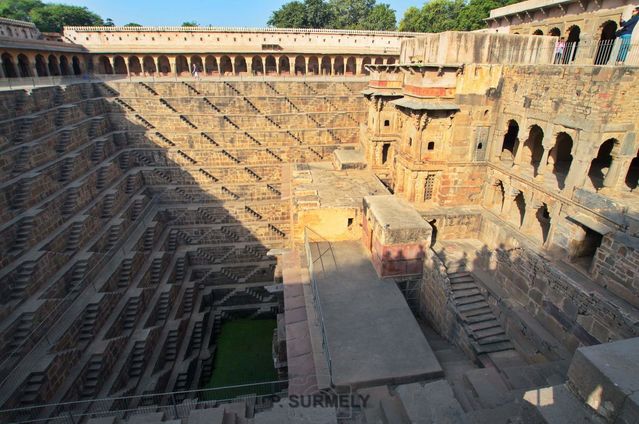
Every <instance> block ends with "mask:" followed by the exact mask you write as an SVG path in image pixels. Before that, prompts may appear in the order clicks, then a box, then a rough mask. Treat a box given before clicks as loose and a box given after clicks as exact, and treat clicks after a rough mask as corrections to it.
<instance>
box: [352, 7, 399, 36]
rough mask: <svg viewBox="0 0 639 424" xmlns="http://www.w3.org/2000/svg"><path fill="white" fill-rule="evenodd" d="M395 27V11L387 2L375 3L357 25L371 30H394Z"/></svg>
mask: <svg viewBox="0 0 639 424" xmlns="http://www.w3.org/2000/svg"><path fill="white" fill-rule="evenodd" d="M396 28H397V20H396V19H395V11H394V10H393V9H391V8H390V6H389V5H388V4H378V5H375V7H373V9H372V10H371V11H370V13H369V14H368V16H367V17H366V18H365V19H364V20H363V22H362V23H361V24H360V26H359V29H367V30H372V31H395V29H396Z"/></svg>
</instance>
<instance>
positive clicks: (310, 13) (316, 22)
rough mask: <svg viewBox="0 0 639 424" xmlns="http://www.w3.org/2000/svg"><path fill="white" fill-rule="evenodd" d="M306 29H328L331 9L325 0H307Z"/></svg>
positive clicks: (305, 3)
mask: <svg viewBox="0 0 639 424" xmlns="http://www.w3.org/2000/svg"><path fill="white" fill-rule="evenodd" d="M304 7H305V9H306V27H305V28H326V27H327V26H328V25H329V23H330V22H331V19H332V18H333V16H332V14H331V8H330V7H329V5H328V4H327V3H326V2H325V1H324V0H305V1H304Z"/></svg>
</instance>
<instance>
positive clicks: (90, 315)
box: [79, 303, 100, 342]
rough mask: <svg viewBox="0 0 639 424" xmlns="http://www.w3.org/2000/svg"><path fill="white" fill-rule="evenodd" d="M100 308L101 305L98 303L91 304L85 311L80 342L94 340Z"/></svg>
mask: <svg viewBox="0 0 639 424" xmlns="http://www.w3.org/2000/svg"><path fill="white" fill-rule="evenodd" d="M99 306H100V305H99V304H98V303H91V304H89V305H88V306H87V307H86V309H85V310H84V315H83V316H82V326H81V327H80V335H79V339H80V341H83V342H84V341H87V340H91V339H92V338H93V333H94V330H95V323H96V320H97V318H98V311H99Z"/></svg>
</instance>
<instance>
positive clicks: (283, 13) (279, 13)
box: [266, 1, 307, 28]
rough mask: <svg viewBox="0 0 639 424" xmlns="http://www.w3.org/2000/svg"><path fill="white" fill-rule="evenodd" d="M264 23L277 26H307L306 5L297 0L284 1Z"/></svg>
mask: <svg viewBox="0 0 639 424" xmlns="http://www.w3.org/2000/svg"><path fill="white" fill-rule="evenodd" d="M266 23H267V24H268V25H269V26H274V27H277V28H307V20H306V7H305V6H304V4H303V3H300V2H299V1H292V2H290V3H286V4H285V5H283V6H282V7H281V8H280V9H278V10H276V11H275V12H273V13H272V14H271V17H270V18H269V19H268V21H267V22H266Z"/></svg>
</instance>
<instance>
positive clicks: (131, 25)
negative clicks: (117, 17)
mask: <svg viewBox="0 0 639 424" xmlns="http://www.w3.org/2000/svg"><path fill="white" fill-rule="evenodd" d="M124 26H125V27H141V26H142V25H140V24H138V23H136V22H129V23H128V24H126V25H124Z"/></svg>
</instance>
